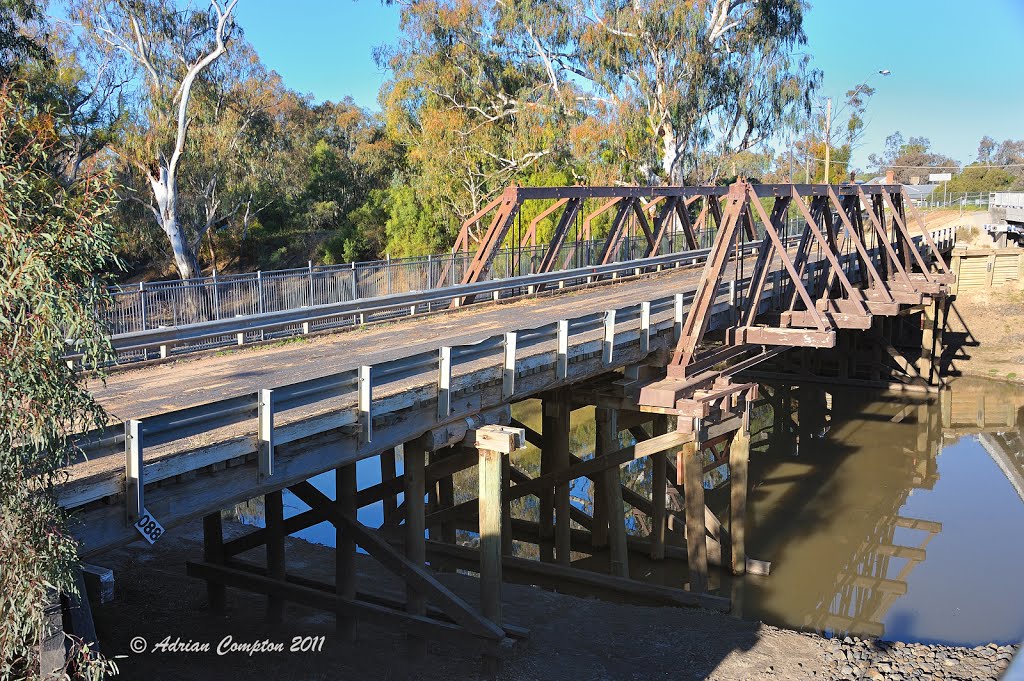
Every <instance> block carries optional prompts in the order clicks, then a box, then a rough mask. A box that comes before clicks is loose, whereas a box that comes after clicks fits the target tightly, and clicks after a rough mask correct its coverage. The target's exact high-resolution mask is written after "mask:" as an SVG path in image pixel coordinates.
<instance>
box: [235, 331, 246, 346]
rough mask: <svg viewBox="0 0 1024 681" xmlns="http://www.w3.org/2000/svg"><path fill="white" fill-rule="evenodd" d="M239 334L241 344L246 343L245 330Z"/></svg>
mask: <svg viewBox="0 0 1024 681" xmlns="http://www.w3.org/2000/svg"><path fill="white" fill-rule="evenodd" d="M237 336H238V344H239V345H245V331H239V332H238V334H237Z"/></svg>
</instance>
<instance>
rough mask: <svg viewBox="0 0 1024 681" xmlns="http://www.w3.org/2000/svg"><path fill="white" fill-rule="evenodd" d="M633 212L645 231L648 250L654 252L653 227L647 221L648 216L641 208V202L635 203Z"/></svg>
mask: <svg viewBox="0 0 1024 681" xmlns="http://www.w3.org/2000/svg"><path fill="white" fill-rule="evenodd" d="M633 212H634V213H635V214H636V221H637V223H639V225H640V229H642V230H643V232H644V236H645V237H646V238H647V247H648V250H654V234H653V233H652V232H651V225H650V223H649V222H648V221H647V216H646V215H645V214H644V211H643V209H642V208H640V202H639V201H637V200H634V201H633Z"/></svg>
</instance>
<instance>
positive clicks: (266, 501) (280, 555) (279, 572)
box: [263, 490, 285, 624]
mask: <svg viewBox="0 0 1024 681" xmlns="http://www.w3.org/2000/svg"><path fill="white" fill-rule="evenodd" d="M263 518H264V521H265V523H266V526H267V576H268V577H270V578H271V579H275V580H278V581H281V582H284V581H285V558H284V537H285V531H284V496H283V494H282V491H281V490H277V491H275V492H268V493H267V494H265V495H264V496H263ZM283 615H284V600H282V599H281V597H280V596H277V595H270V596H267V621H268V622H270V623H271V624H280V623H281V621H282V618H283Z"/></svg>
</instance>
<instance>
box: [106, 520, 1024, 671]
mask: <svg viewBox="0 0 1024 681" xmlns="http://www.w3.org/2000/svg"><path fill="white" fill-rule="evenodd" d="M244 531H245V530H244V528H243V527H242V526H241V525H238V524H234V523H227V524H226V525H225V533H226V535H227V536H228V537H229V538H230V537H233V536H238V535H239V534H241V533H243V532H244ZM200 538H201V528H200V526H199V523H194V524H192V525H189V526H187V527H184V528H180V529H179V530H176V531H175V532H174V533H173V534H172V535H168V536H167V537H165V538H164V539H162V540H161V541H159V542H158V543H157V544H156V545H155V546H154V547H147V546H145V545H143V544H142V543H141V542H137V543H135V544H132V545H129V546H126V547H124V548H121V549H117V550H115V551H111V552H109V553H107V554H104V555H103V556H101V557H99V558H97V559H96V562H97V563H99V564H102V565H104V566H106V567H110V568H113V570H114V573H115V585H116V586H115V594H116V595H115V599H114V600H113V601H112V602H110V603H107V604H105V605H101V606H96V607H94V617H95V621H96V629H97V632H98V635H99V639H100V645H101V648H102V650H103V652H104V653H105V654H106V655H108V656H111V657H114V659H115V661H116V662H117V664H118V665H119V668H120V676H119V677H118V678H124V679H147V680H153V681H160V680H162V679H175V680H177V679H195V680H196V681H207V680H209V681H221V680H223V679H231V680H233V681H242V680H245V679H274V680H275V681H328V680H331V681H334V680H338V681H342V680H348V679H358V680H359V681H375V680H378V679H381V680H390V679H401V678H411V679H420V680H423V681H441V680H445V681H462V680H466V681H468V680H470V679H476V678H480V677H481V658H480V657H479V654H478V653H477V652H476V651H474V650H473V649H472V648H470V647H468V646H466V647H460V646H457V645H454V644H442V643H436V642H428V645H427V655H426V658H425V659H424V660H423V661H422V662H421V663H420V664H418V665H416V666H415V668H410V667H408V666H407V664H408V663H407V662H406V654H405V652H406V642H405V639H404V638H403V635H402V633H401V632H399V631H395V630H385V629H382V628H379V627H373V626H369V625H366V624H360V625H359V629H358V632H357V638H356V640H355V641H354V642H348V641H346V640H344V639H343V638H342V637H341V635H340V634H338V633H337V631H336V625H335V620H334V616H333V614H330V613H327V612H323V611H318V610H314V609H311V608H306V607H302V606H297V605H291V604H287V605H286V606H285V612H284V622H285V624H284V625H282V626H280V627H276V628H275V627H271V626H269V625H267V624H266V623H265V619H264V614H265V608H266V600H265V598H263V597H262V596H257V595H253V594H250V593H246V592H241V591H235V590H231V589H229V590H228V600H227V602H228V609H227V611H226V613H224V614H220V615H218V614H215V613H213V612H212V611H211V610H210V609H209V607H208V606H207V601H206V590H205V588H204V585H203V583H202V582H201V581H199V580H196V579H192V578H190V577H188V576H186V574H185V561H186V560H198V559H200V557H201V552H202V548H201V539H200ZM286 553H287V558H288V565H289V572H290V573H292V574H301V575H302V576H303V577H306V578H310V579H316V580H319V581H323V582H331V581H332V580H333V571H334V550H333V549H331V548H328V547H324V546H318V545H314V544H310V543H307V542H305V541H303V540H300V539H296V538H291V537H289V538H288V540H287V545H286ZM242 558H243V559H245V560H248V561H251V562H253V563H255V564H263V561H262V559H261V554H260V552H259V551H258V550H256V551H253V552H250V553H249V554H243V555H242ZM358 564H359V570H360V575H359V583H358V587H357V588H358V589H359V591H360V592H361V593H363V592H371V593H374V594H377V595H380V596H385V597H390V598H393V599H401V598H402V595H401V594H402V591H401V585H400V584H399V583H398V582H397V581H395V580H394V579H393V578H391V577H390V576H389V575H387V574H386V573H384V571H383V570H382V569H381V568H380V567H379V566H378V565H377V564H376V563H374V562H373V561H372V560H371V559H369V558H368V557H365V556H360V561H359V563H358ZM439 578H440V579H441V581H442V582H444V583H445V584H446V585H447V586H448V587H449V588H451V589H452V590H453V591H455V592H456V593H457V594H458V595H459V596H461V597H462V598H464V599H465V600H466V601H468V602H469V603H471V604H473V603H476V602H477V598H476V595H477V593H478V589H479V583H478V581H477V580H476V579H475V578H474V577H470V576H464V575H460V574H455V573H450V572H449V573H441V574H440V575H439ZM503 595H504V604H503V608H504V613H505V622H506V623H507V624H510V625H516V626H520V627H525V628H527V629H529V632H530V633H529V638H528V639H527V640H526V641H522V642H519V643H518V644H517V647H516V649H515V651H514V653H513V654H512V655H511V656H510V657H509V658H508V659H507V660H506V661H505V663H504V665H503V668H502V671H501V673H500V675H499V677H498V678H499V679H500V680H501V681H526V680H531V681H532V680H536V681H541V680H544V681H547V680H550V681H560V680H563V679H577V680H581V681H582V680H593V681H606V680H607V681H632V680H636V681H641V680H643V681H648V680H656V679H665V680H668V679H671V680H673V681H676V680H681V679H710V680H711V681H726V680H729V681H738V680H746V679H794V680H797V681H803V680H809V679H815V680H819V679H852V678H867V679H873V680H878V679H892V680H895V679H994V678H996V677H997V676H998V674H999V672H1000V671H1001V670H1002V669H1005V667H1006V664H1007V662H1008V660H1009V659H1010V657H1011V655H1012V654H1013V653H1014V652H1015V651H1014V648H1013V647H1012V646H1003V647H997V646H995V645H991V646H987V647H980V646H979V647H978V648H951V647H944V646H924V645H912V644H906V645H905V644H902V643H895V644H889V643H883V642H877V641H861V640H858V639H850V638H846V639H843V640H842V641H840V640H839V639H832V640H826V639H823V638H821V637H819V636H817V635H814V634H806V633H800V632H796V631H790V630H786V629H779V628H776V627H772V626H769V625H766V624H762V623H759V622H747V621H743V620H739V619H736V618H734V617H730V616H728V615H723V614H720V613H716V612H709V611H704V610H698V609H691V608H677V607H650V606H642V605H631V604H626V603H621V602H611V601H609V600H599V599H598V598H593V597H588V598H580V597H577V596H572V595H567V594H562V593H555V592H552V591H548V590H543V589H541V588H539V587H535V586H529V585H521V584H506V585H505V586H504V593H503ZM311 636H321V637H323V644H322V646H319V648H320V649H319V650H317V651H316V652H305V653H303V652H288V648H290V646H291V644H292V641H293V639H295V638H296V637H298V638H299V640H301V639H302V637H311ZM139 637H141V641H142V642H141V643H140V638H139ZM226 637H230V639H227V641H226ZM307 640H308V639H307ZM232 642H233V643H235V644H238V643H242V644H248V643H254V642H269V643H271V644H283V646H284V649H285V651H284V652H278V651H266V652H256V653H253V654H249V653H247V652H245V651H238V650H235V651H232V650H231V643H232ZM204 644H205V645H208V646H209V650H206V651H203V650H198V648H200V647H202V646H203V645H204ZM175 646H177V647H178V648H179V649H180V648H182V647H184V648H186V649H190V650H192V652H188V651H182V650H175ZM143 648H144V650H142V652H140V650H141V649H143ZM218 649H221V650H222V651H226V652H223V654H218ZM133 650H134V652H133ZM897 670H899V672H898V671H897ZM933 672H934V673H933Z"/></svg>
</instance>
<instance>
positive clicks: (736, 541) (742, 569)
mask: <svg viewBox="0 0 1024 681" xmlns="http://www.w3.org/2000/svg"><path fill="white" fill-rule="evenodd" d="M749 462H750V432H749V430H747V428H746V427H740V429H739V430H737V431H736V434H735V435H733V436H732V444H731V445H730V447H729V499H730V503H729V536H730V539H731V546H732V550H731V551H730V553H731V554H732V555H731V561H732V573H733V574H734V575H742V574H745V573H746V571H747V547H746V541H745V533H744V529H745V526H746V518H747V467H748V463H749Z"/></svg>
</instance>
